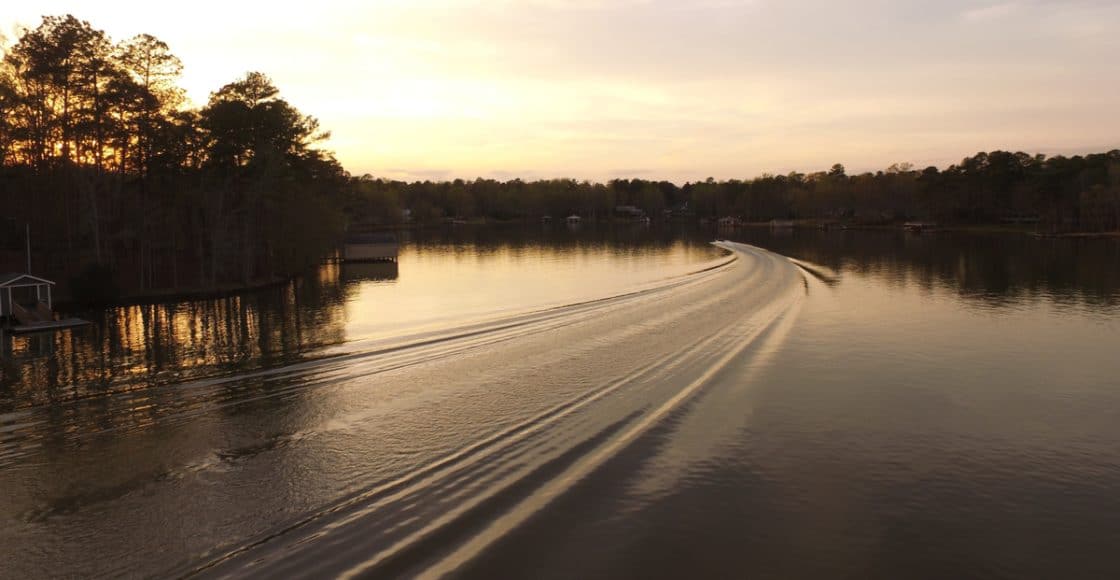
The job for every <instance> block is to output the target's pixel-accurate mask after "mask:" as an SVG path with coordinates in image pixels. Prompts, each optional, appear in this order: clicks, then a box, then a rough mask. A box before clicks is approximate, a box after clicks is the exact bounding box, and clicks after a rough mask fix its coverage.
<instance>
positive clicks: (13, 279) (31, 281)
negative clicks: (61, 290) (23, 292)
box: [0, 272, 54, 287]
mask: <svg viewBox="0 0 1120 580" xmlns="http://www.w3.org/2000/svg"><path fill="white" fill-rule="evenodd" d="M37 284H54V282H52V281H50V280H47V279H46V278H40V277H38V276H32V275H31V274H21V273H19V272H8V273H7V274H0V287H4V286H29V285H37Z"/></svg>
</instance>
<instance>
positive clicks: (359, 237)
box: [342, 233, 400, 262]
mask: <svg viewBox="0 0 1120 580" xmlns="http://www.w3.org/2000/svg"><path fill="white" fill-rule="evenodd" d="M399 251H400V245H399V244H398V243H397V238H396V236H394V235H393V234H389V233H351V234H348V235H347V236H346V240H345V241H344V243H343V245H342V259H343V260H344V261H346V262H382V261H388V262H395V261H396V260H397V253H398V252H399Z"/></svg>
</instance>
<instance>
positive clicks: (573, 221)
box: [567, 214, 583, 226]
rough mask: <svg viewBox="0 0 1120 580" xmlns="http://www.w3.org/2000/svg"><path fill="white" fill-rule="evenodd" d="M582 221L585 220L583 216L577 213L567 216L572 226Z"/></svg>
mask: <svg viewBox="0 0 1120 580" xmlns="http://www.w3.org/2000/svg"><path fill="white" fill-rule="evenodd" d="M582 221H583V218H581V217H579V216H578V215H576V214H572V215H570V216H568V218H567V222H568V225H570V226H575V225H579V223H580V222H582Z"/></svg>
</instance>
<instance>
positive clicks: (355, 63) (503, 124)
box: [0, 0, 1120, 182]
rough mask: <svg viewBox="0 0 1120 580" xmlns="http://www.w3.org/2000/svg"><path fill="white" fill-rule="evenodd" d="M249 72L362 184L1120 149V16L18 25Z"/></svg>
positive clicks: (166, 14) (690, 5) (210, 69)
mask: <svg viewBox="0 0 1120 580" xmlns="http://www.w3.org/2000/svg"><path fill="white" fill-rule="evenodd" d="M65 13H72V14H74V15H75V16H77V17H79V18H82V19H84V20H88V21H90V22H91V24H92V25H93V26H94V27H96V28H100V29H103V30H105V31H106V32H108V33H109V34H110V35H111V36H112V37H113V39H114V40H123V39H125V38H128V37H130V36H132V35H134V34H137V33H142V32H146V33H150V34H152V35H154V36H157V37H159V38H160V39H162V40H164V41H166V42H167V43H168V44H169V45H170V46H171V49H172V51H173V52H174V53H175V54H176V55H178V56H179V57H180V58H181V59H182V61H183V63H184V65H185V72H184V76H183V79H182V82H181V84H182V85H183V86H184V87H186V88H187V90H188V92H189V94H190V96H191V97H192V99H193V100H194V101H195V102H196V103H198V104H202V103H204V102H205V101H206V98H207V95H208V94H209V92H210V91H212V90H215V89H217V88H218V87H219V86H221V85H222V84H225V83H227V82H229V81H231V80H234V79H235V78H237V77H239V76H241V75H243V74H244V73H245V72H246V71H249V70H259V71H261V72H264V73H266V74H268V75H270V76H271V77H272V78H273V80H274V81H275V82H276V84H277V85H278V86H279V87H280V89H281V92H282V94H283V95H284V96H285V97H286V98H287V99H288V100H289V101H290V102H292V103H293V104H294V105H296V106H297V107H298V108H300V109H301V110H302V111H303V112H305V113H308V114H311V115H314V116H316V117H318V118H319V119H320V121H321V122H322V124H323V126H324V127H325V128H327V129H329V130H331V131H332V132H333V138H332V140H331V141H330V142H329V145H328V146H329V148H331V149H333V150H334V151H335V152H336V154H337V156H338V158H339V160H340V161H341V162H342V163H343V165H344V166H345V167H346V168H347V169H348V170H350V171H351V172H352V173H354V174H362V173H371V174H374V175H375V176H381V177H393V178H404V179H425V178H431V179H450V178H455V177H463V178H473V177H476V176H483V177H496V178H502V179H505V178H512V177H523V178H540V177H560V176H566V177H576V178H580V179H584V178H586V179H593V180H603V179H609V178H612V177H645V178H656V179H670V180H674V181H677V182H683V181H685V180H695V179H703V178H706V177H708V176H713V177H716V178H732V177H736V178H745V177H752V176H755V175H758V174H760V173H763V172H769V173H786V172H788V171H791V170H800V171H813V170H819V169H823V168H827V167H828V166H829V165H831V164H832V163H836V162H840V163H844V164H845V165H846V166H847V167H848V169H849V171H850V172H852V171H861V170H874V169H880V168H884V167H886V166H887V165H890V164H891V163H894V162H899V161H909V162H913V163H915V164H916V165H919V166H925V165H930V164H936V165H942V166H943V165H946V164H948V163H951V162H954V161H957V160H959V159H960V158H961V157H963V156H964V155H968V154H972V153H975V152H977V151H981V150H990V149H997V148H999V149H1013V150H1026V151H1028V152H1032V153H1033V152H1046V153H1065V154H1070V153H1079V152H1090V151H1103V150H1107V149H1112V148H1116V147H1120V114H1118V111H1120V34H1118V33H1117V32H1116V30H1117V28H1118V25H1120V0H1115V1H1114V0H1082V1H1077V0H1070V1H1056V0H1020V1H1008V2H999V1H994V2H993V1H969V0H940V1H938V2H928V1H917V0H896V1H888V0H855V1H846V2H836V1H832V0H828V1H825V0H819V1H801V2H798V1H781V2H779V1H776V0H694V1H688V0H520V1H516V0H482V1H467V0H381V1H377V0H374V1H366V2H359V1H353V2H342V1H330V0H320V1H318V2H298V3H297V2H287V3H286V2H268V3H265V2H257V3H249V2H239V1H231V0H225V1H223V2H211V1H196V2H192V3H188V4H179V5H176V8H173V9H172V8H168V5H167V4H165V3H158V2H150V1H144V2H125V1H112V0H104V1H98V2H89V1H88V0H82V1H77V0H35V1H34V2H18V3H17V2H12V3H8V4H7V5H6V6H5V8H4V10H3V14H2V15H0V32H2V33H3V34H4V35H5V36H6V37H8V41H9V42H10V41H11V40H12V39H13V38H14V37H15V36H17V35H18V32H17V27H18V26H19V25H26V26H36V25H37V24H38V22H39V17H40V16H41V15H43V14H65Z"/></svg>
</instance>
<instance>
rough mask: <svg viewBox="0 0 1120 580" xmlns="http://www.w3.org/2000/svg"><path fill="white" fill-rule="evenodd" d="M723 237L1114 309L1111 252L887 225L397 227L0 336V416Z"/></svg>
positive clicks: (1118, 289) (387, 329)
mask: <svg viewBox="0 0 1120 580" xmlns="http://www.w3.org/2000/svg"><path fill="white" fill-rule="evenodd" d="M716 237H728V238H732V239H736V240H739V241H744V242H747V243H751V244H755V245H758V246H761V247H764V248H767V249H770V250H773V251H775V252H778V253H780V254H783V255H787V256H791V257H794V258H798V259H801V260H805V261H806V262H808V263H809V264H807V265H808V266H809V268H810V269H815V270H813V271H814V273H815V274H817V275H818V277H819V278H820V279H821V280H823V281H825V282H826V283H829V284H833V285H835V284H843V283H844V280H845V277H846V276H850V275H853V274H854V275H858V276H860V277H864V278H869V279H873V280H874V281H875V283H876V284H884V285H886V286H888V287H896V288H903V287H916V288H919V289H923V290H926V291H929V292H931V293H933V292H934V291H935V290H936V291H938V292H942V293H943V292H944V291H946V290H947V291H949V292H950V293H951V294H953V295H956V296H958V297H960V299H961V300H962V301H963V304H964V306H965V307H966V308H967V307H970V306H977V307H981V308H985V309H1022V308H1032V307H1033V305H1034V304H1035V303H1037V302H1038V301H1045V302H1047V303H1050V304H1053V305H1055V306H1057V307H1059V308H1074V309H1080V310H1088V311H1092V310H1094V309H1098V308H1100V307H1102V306H1111V307H1114V306H1116V305H1117V304H1120V242H1116V241H1112V240H1063V239H1034V238H1031V237H1028V236H1017V235H953V234H937V235H928V234H927V235H914V234H908V233H904V232H895V231H817V230H804V229H797V230H792V229H785V230H770V229H750V228H747V229H737V230H733V231H730V232H729V231H725V230H721V231H717V230H716V229H714V228H712V229H693V228H688V227H654V228H650V227H645V226H641V225H638V224H626V225H622V226H619V227H614V228H606V227H583V228H580V229H579V230H578V231H575V230H572V229H569V228H567V227H566V226H565V225H564V224H563V223H560V224H545V225H541V226H532V227H457V228H446V229H434V230H421V231H411V232H402V233H401V256H400V262H389V263H368V264H327V265H324V266H322V267H321V268H320V269H319V270H318V271H317V272H316V273H315V274H314V275H311V276H306V277H304V278H301V279H299V280H296V281H294V282H291V283H287V284H283V285H280V286H276V287H272V288H269V289H266V290H263V291H260V292H253V293H247V294H244V295H241V296H234V297H228V298H219V299H210V300H190V301H171V302H164V303H159V304H144V305H132V306H124V307H119V308H111V309H105V310H98V311H89V312H77V313H74V314H77V315H78V316H81V317H83V318H86V319H89V320H92V321H94V322H95V324H94V325H92V326H91V327H87V328H79V329H72V330H65V331H62V332H58V333H53V334H36V335H24V336H16V337H12V336H8V335H4V336H2V337H0V348H2V357H0V411H4V410H11V409H16V408H21V407H27V406H32V405H37V404H42V403H45V402H51V401H64V400H70V399H75V398H83V397H89V396H96V395H100V394H104V393H109V392H117V391H123V390H134V389H140V388H145V387H149V386H152V385H158V384H168V383H175V382H182V381H186V380H192V379H197V378H202V377H208V376H214V375H220V374H223V373H229V372H235V371H244V370H251V369H256V368H263V367H273V366H281V365H284V364H289V363H290V362H293V361H295V360H300V359H302V358H305V357H307V356H314V355H316V353H317V352H319V351H321V350H322V348H323V347H326V346H330V345H337V344H340V343H343V342H345V341H350V340H358V339H365V338H383V337H386V336H393V335H399V334H400V333H403V332H407V331H411V330H416V329H422V328H432V327H438V326H441V325H442V326H445V327H446V326H447V325H453V324H459V323H464V322H469V321H471V320H474V319H478V318H485V317H486V316H493V315H499V314H508V313H509V312H511V311H515V310H518V309H529V308H538V307H547V306H552V305H556V304H560V303H567V302H571V301H578V300H584V299H592V298H594V297H596V296H598V295H602V294H605V293H610V292H613V291H621V290H623V289H625V288H627V287H631V286H634V285H638V284H641V283H644V282H649V281H651V280H655V279H657V278H659V277H664V276H669V275H673V274H676V273H681V272H684V271H687V268H688V265H689V264H696V263H701V262H703V261H704V260H708V259H711V257H712V256H713V255H714V254H713V252H714V250H713V249H712V248H711V247H710V246H709V244H708V242H710V241H711V240H712V239H713V238H716Z"/></svg>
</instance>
